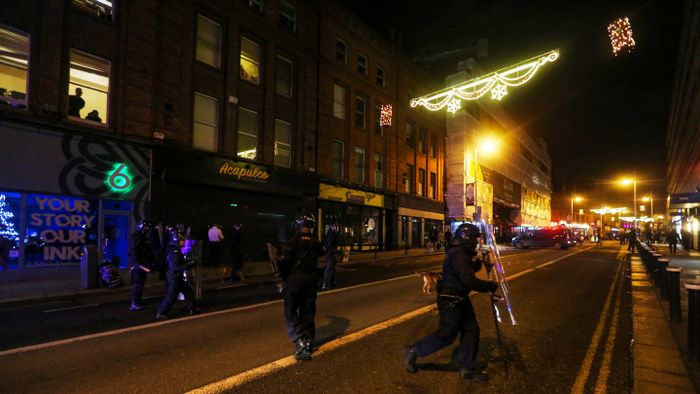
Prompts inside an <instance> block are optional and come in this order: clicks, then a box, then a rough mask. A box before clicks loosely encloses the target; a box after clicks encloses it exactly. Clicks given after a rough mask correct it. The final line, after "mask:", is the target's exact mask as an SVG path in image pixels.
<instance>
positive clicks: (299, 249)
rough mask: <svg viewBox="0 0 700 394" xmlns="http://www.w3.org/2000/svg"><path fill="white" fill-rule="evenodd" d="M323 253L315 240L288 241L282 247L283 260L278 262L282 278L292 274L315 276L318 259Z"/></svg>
mask: <svg viewBox="0 0 700 394" xmlns="http://www.w3.org/2000/svg"><path fill="white" fill-rule="evenodd" d="M307 251H308V253H307ZM323 252H324V249H323V245H322V244H321V243H320V242H319V241H317V240H315V239H309V238H292V239H290V240H289V241H287V242H286V243H285V244H284V245H283V246H282V256H283V260H282V261H281V262H280V271H281V273H282V277H285V278H286V277H288V276H289V275H291V274H292V273H307V274H315V273H316V268H317V267H318V258H319V256H322V255H323Z"/></svg>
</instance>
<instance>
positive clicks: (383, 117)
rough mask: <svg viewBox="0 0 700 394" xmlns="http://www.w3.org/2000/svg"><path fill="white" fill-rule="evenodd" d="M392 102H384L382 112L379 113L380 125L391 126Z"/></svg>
mask: <svg viewBox="0 0 700 394" xmlns="http://www.w3.org/2000/svg"><path fill="white" fill-rule="evenodd" d="M392 112H393V111H392V108H391V104H382V108H381V113H380V115H379V126H380V127H384V126H391V115H392Z"/></svg>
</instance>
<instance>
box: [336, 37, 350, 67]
mask: <svg viewBox="0 0 700 394" xmlns="http://www.w3.org/2000/svg"><path fill="white" fill-rule="evenodd" d="M335 58H336V60H340V61H341V62H343V63H345V64H348V44H346V43H345V41H343V40H341V39H340V38H336V39H335Z"/></svg>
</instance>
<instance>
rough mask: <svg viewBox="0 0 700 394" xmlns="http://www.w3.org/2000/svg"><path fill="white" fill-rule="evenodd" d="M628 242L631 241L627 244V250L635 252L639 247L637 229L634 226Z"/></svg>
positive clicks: (628, 236)
mask: <svg viewBox="0 0 700 394" xmlns="http://www.w3.org/2000/svg"><path fill="white" fill-rule="evenodd" d="M627 242H628V243H629V244H628V245H627V251H628V252H631V253H634V252H635V249H636V247H637V230H636V229H634V228H632V229H631V230H630V232H629V233H628V234H627Z"/></svg>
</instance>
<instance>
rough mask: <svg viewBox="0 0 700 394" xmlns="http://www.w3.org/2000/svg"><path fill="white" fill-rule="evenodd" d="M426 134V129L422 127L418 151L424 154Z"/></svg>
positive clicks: (419, 131) (419, 134)
mask: <svg viewBox="0 0 700 394" xmlns="http://www.w3.org/2000/svg"><path fill="white" fill-rule="evenodd" d="M425 134H426V132H425V129H424V128H422V127H421V128H420V130H418V152H419V153H422V154H425Z"/></svg>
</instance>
